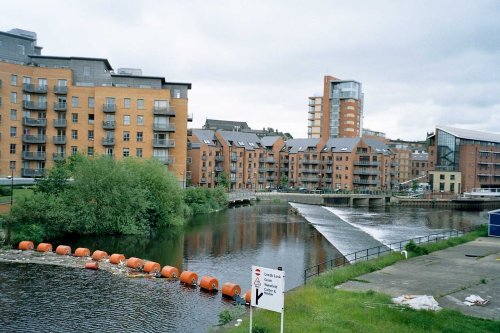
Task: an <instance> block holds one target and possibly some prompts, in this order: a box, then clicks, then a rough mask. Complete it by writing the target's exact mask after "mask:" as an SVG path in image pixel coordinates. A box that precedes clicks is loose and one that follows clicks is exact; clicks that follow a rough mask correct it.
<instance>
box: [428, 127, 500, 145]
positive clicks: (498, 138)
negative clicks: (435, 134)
mask: <svg viewBox="0 0 500 333" xmlns="http://www.w3.org/2000/svg"><path fill="white" fill-rule="evenodd" d="M436 128H437V129H440V130H442V131H445V132H448V133H450V134H451V135H453V136H456V137H458V138H461V139H467V140H476V141H487V142H496V143H500V134H498V133H491V132H481V131H474V130H468V129H463V128H455V127H450V126H441V125H438V126H436Z"/></svg>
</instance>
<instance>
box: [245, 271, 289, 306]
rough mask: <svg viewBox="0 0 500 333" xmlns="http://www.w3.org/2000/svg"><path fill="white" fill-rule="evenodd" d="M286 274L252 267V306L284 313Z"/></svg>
mask: <svg viewBox="0 0 500 333" xmlns="http://www.w3.org/2000/svg"><path fill="white" fill-rule="evenodd" d="M284 289H285V272H284V271H279V270H277V269H271V268H264V267H259V266H252V298H251V302H250V304H251V306H255V307H258V308H263V309H267V310H271V311H276V312H280V313H283V306H284V294H283V291H284Z"/></svg>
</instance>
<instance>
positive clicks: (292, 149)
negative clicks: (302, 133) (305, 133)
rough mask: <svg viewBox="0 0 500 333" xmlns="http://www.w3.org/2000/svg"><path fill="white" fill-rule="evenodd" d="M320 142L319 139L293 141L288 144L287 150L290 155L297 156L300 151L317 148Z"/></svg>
mask: <svg viewBox="0 0 500 333" xmlns="http://www.w3.org/2000/svg"><path fill="white" fill-rule="evenodd" d="M318 142H319V139H317V138H311V139H291V140H288V141H287V142H286V148H287V150H288V152H289V153H292V154H296V153H298V152H299V151H305V150H306V149H307V148H309V147H316V146H317V144H318Z"/></svg>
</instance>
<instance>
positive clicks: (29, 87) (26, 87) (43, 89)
mask: <svg viewBox="0 0 500 333" xmlns="http://www.w3.org/2000/svg"><path fill="white" fill-rule="evenodd" d="M23 91H25V92H29V93H35V94H46V93H47V85H46V84H42V85H39V84H31V83H23Z"/></svg>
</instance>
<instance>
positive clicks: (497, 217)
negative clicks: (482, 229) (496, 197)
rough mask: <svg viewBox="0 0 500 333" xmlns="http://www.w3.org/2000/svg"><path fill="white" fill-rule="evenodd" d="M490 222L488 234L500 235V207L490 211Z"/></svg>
mask: <svg viewBox="0 0 500 333" xmlns="http://www.w3.org/2000/svg"><path fill="white" fill-rule="evenodd" d="M488 214H490V223H489V224H488V236H492V237H500V209H497V210H492V211H491V212H488Z"/></svg>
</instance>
